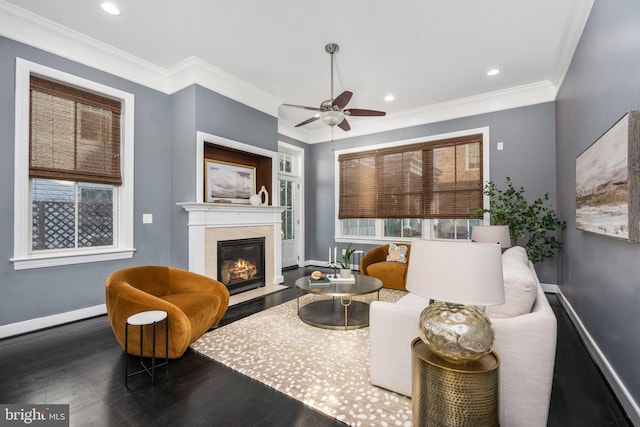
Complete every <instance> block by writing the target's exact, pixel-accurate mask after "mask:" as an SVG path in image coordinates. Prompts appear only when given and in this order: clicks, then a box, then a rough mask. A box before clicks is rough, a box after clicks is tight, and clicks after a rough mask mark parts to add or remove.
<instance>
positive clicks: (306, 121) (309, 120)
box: [295, 116, 320, 127]
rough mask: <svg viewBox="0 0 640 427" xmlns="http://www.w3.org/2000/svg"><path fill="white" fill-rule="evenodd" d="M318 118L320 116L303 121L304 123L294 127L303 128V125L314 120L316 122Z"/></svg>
mask: <svg viewBox="0 0 640 427" xmlns="http://www.w3.org/2000/svg"><path fill="white" fill-rule="evenodd" d="M319 118H320V116H318V117H316V116H313V117H311V118H309V119H307V120H305V121H304V122H300V123H298V124H297V125H295V127H300V126H304V125H308V124H309V123H312V122H315V121H316V120H318V119H319Z"/></svg>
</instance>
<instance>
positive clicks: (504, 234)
mask: <svg viewBox="0 0 640 427" xmlns="http://www.w3.org/2000/svg"><path fill="white" fill-rule="evenodd" d="M471 240H473V241H474V242H484V243H497V244H499V245H500V247H501V248H502V249H507V248H510V247H511V236H510V235H509V226H508V225H474V226H473V227H472V228H471Z"/></svg>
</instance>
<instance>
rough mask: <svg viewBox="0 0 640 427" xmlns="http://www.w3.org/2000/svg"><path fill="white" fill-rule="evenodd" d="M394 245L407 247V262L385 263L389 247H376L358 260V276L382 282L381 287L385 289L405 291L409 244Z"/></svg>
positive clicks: (409, 251) (409, 252)
mask: <svg viewBox="0 0 640 427" xmlns="http://www.w3.org/2000/svg"><path fill="white" fill-rule="evenodd" d="M394 244H395V245H397V246H406V247H407V254H406V261H407V262H396V261H387V256H388V255H389V245H382V246H378V247H375V248H373V249H372V250H370V251H369V252H367V253H366V254H364V256H363V257H362V260H360V274H364V275H366V276H371V277H375V278H377V279H380V280H382V286H383V287H385V288H389V289H398V290H401V291H406V290H407V289H406V287H405V282H406V281H407V266H408V265H409V255H410V254H411V244H410V243H394Z"/></svg>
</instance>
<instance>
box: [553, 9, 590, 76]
mask: <svg viewBox="0 0 640 427" xmlns="http://www.w3.org/2000/svg"><path fill="white" fill-rule="evenodd" d="M593 2H594V0H573V1H572V2H571V5H570V6H569V10H570V11H571V13H567V18H566V22H565V25H564V32H563V33H562V38H561V39H560V44H559V46H558V51H557V52H556V57H555V60H554V64H553V76H552V82H553V84H554V85H555V86H556V87H557V88H560V87H561V86H562V82H563V81H564V78H565V76H566V75H567V72H568V71H569V67H570V66H571V61H573V55H574V53H575V51H576V48H577V47H578V43H580V38H581V37H582V32H583V31H584V27H585V26H586V25H587V21H588V20H589V15H590V14H591V8H592V7H593Z"/></svg>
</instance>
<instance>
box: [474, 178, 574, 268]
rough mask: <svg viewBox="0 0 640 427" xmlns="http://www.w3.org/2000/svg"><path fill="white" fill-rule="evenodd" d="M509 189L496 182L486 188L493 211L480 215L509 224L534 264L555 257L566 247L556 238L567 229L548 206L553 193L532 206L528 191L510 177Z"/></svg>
mask: <svg viewBox="0 0 640 427" xmlns="http://www.w3.org/2000/svg"><path fill="white" fill-rule="evenodd" d="M506 182H507V189H506V190H501V189H499V188H497V186H496V184H495V183H494V182H492V181H489V182H487V184H486V185H485V186H484V189H483V193H484V195H486V196H489V198H490V202H489V209H480V210H479V211H478V213H480V214H483V213H489V214H490V215H491V218H492V220H493V223H494V224H496V225H508V226H509V233H510V234H511V244H512V245H513V246H517V245H520V246H523V247H524V248H525V249H526V250H527V254H528V255H529V259H530V260H531V262H533V263H537V262H540V261H543V260H545V259H547V258H550V257H552V256H553V255H554V254H555V253H556V252H558V251H560V249H561V248H562V244H561V243H560V241H558V239H557V238H556V236H555V233H556V232H557V231H558V230H563V229H564V228H565V227H566V222H565V221H560V220H559V219H558V216H557V215H556V212H555V210H553V209H552V208H551V207H548V206H546V202H548V200H549V193H545V194H544V196H543V197H539V198H537V199H536V200H534V201H533V202H531V203H529V202H528V201H527V199H525V197H524V188H523V187H520V189H516V188H515V187H514V186H513V182H512V181H511V178H509V177H507V180H506Z"/></svg>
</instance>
